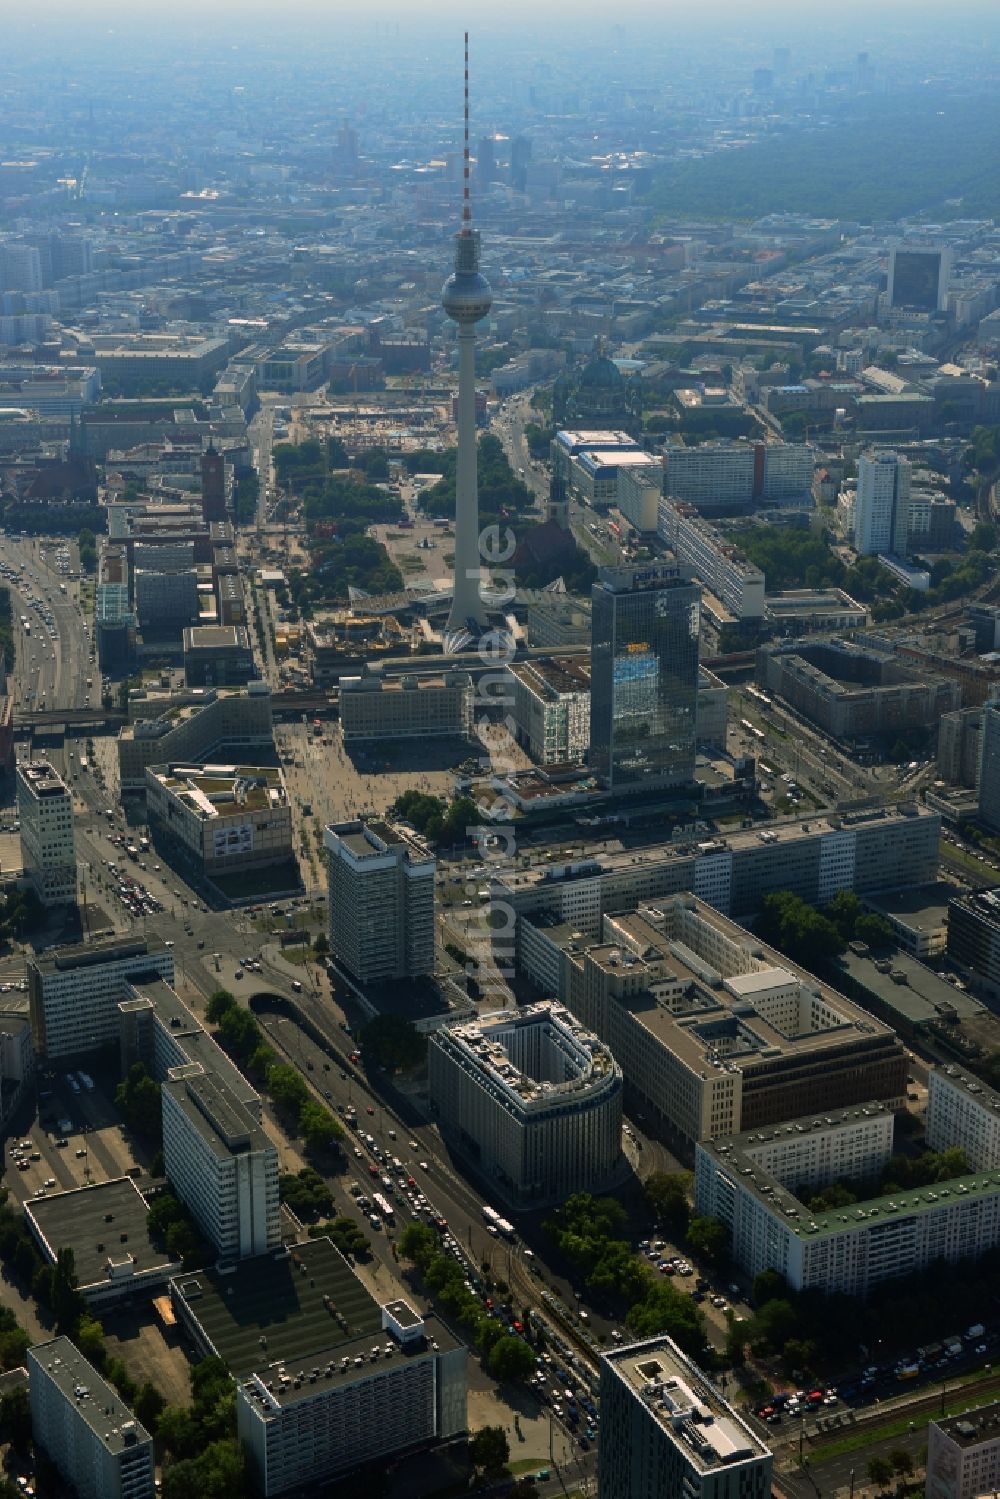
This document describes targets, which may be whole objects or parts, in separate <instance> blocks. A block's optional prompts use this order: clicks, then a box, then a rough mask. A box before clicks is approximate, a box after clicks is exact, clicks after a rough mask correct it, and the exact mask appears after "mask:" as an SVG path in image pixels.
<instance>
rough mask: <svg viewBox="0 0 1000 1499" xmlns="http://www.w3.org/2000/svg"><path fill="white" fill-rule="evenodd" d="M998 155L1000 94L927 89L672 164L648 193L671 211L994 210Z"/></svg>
mask: <svg viewBox="0 0 1000 1499" xmlns="http://www.w3.org/2000/svg"><path fill="white" fill-rule="evenodd" d="M998 156H1000V98H998V97H994V96H986V95H983V96H982V97H979V98H962V99H958V98H955V97H953V96H951V95H948V94H946V93H944V92H943V91H942V90H939V89H934V90H931V89H930V88H928V89H926V90H922V91H920V92H916V93H914V92H908V93H906V94H904V95H900V96H898V97H893V98H888V99H877V100H874V99H873V100H863V101H853V102H852V103H851V105H850V112H849V113H847V112H846V111H845V114H844V115H843V117H841V118H836V117H835V118H832V119H831V120H830V122H829V123H828V124H819V123H817V122H815V121H812V120H806V121H804V122H803V124H802V126H801V127H800V128H794V127H789V128H786V129H782V130H781V131H780V133H779V132H777V131H776V132H775V134H774V135H773V136H771V137H770V138H768V139H767V140H762V141H759V142H757V143H755V144H754V145H750V146H746V147H744V148H734V149H732V150H728V151H724V152H720V153H719V154H717V155H715V156H709V157H703V158H702V159H701V160H698V161H681V162H676V163H673V164H671V165H669V166H666V167H664V168H663V169H662V170H661V171H660V172H659V173H658V174H657V176H656V180H655V182H654V185H653V187H652V188H651V190H650V196H649V201H650V202H651V203H652V204H654V205H655V206H656V207H657V208H659V209H661V210H662V212H663V214H664V216H665V217H668V218H676V217H677V216H679V215H686V216H697V217H702V218H713V219H750V218H756V217H758V216H759V215H762V214H766V213H780V212H790V213H809V214H815V215H823V216H837V217H840V218H849V219H860V220H861V221H862V222H864V223H872V222H879V221H884V220H886V219H895V218H900V217H904V216H907V215H912V214H919V213H928V214H930V215H932V216H934V217H937V216H938V215H940V216H942V217H946V216H947V217H952V218H954V217H962V218H997V217H1000V175H998V173H997V170H996V163H997V159H998ZM953 200H960V201H953Z"/></svg>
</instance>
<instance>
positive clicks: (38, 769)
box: [17, 760, 69, 796]
mask: <svg viewBox="0 0 1000 1499" xmlns="http://www.w3.org/2000/svg"><path fill="white" fill-rule="evenodd" d="M17 771H18V775H19V776H20V777H21V778H22V779H23V781H24V782H25V784H26V785H27V787H28V789H29V790H30V791H31V794H32V796H68V795H69V792H68V791H67V789H66V785H65V783H64V782H63V781H62V779H61V778H60V777H59V776H58V775H57V774H56V772H55V771H54V770H53V768H52V766H51V765H50V764H49V763H48V761H47V760H32V761H31V763H30V764H27V765H18V767H17Z"/></svg>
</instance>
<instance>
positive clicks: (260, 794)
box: [146, 765, 288, 821]
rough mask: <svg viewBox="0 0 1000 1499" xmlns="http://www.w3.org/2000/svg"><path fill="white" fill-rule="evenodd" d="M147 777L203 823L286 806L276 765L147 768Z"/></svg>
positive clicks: (286, 800) (282, 784) (285, 798)
mask: <svg viewBox="0 0 1000 1499" xmlns="http://www.w3.org/2000/svg"><path fill="white" fill-rule="evenodd" d="M146 776H147V778H149V777H152V779H153V780H154V781H158V782H159V784H160V785H161V786H162V787H163V788H164V790H165V791H169V792H170V793H171V794H172V795H173V796H174V797H175V798H176V800H177V801H178V802H180V803H181V805H182V806H184V807H186V808H187V810H188V811H189V812H191V813H192V814H193V815H194V816H195V817H200V818H202V819H203V820H205V821H208V820H210V819H212V818H217V817H233V816H238V815H242V814H243V813H246V812H263V811H267V810H270V811H275V810H276V809H277V808H279V807H285V806H287V805H288V794H287V792H286V789H285V781H284V777H283V776H282V774H281V770H280V768H279V767H278V766H275V765H177V766H174V767H167V766H163V765H148V766H147V767H146ZM147 784H148V779H147Z"/></svg>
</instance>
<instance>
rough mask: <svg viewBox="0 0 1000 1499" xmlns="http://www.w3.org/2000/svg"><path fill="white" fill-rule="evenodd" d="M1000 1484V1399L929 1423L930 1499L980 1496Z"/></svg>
mask: <svg viewBox="0 0 1000 1499" xmlns="http://www.w3.org/2000/svg"><path fill="white" fill-rule="evenodd" d="M998 1487H1000V1401H996V1400H995V1401H993V1403H992V1404H990V1405H981V1406H978V1407H977V1408H974V1409H972V1410H967V1411H963V1412H962V1413H961V1414H960V1415H957V1416H948V1417H946V1418H944V1419H940V1418H939V1419H937V1420H932V1421H930V1422H929V1423H928V1426H927V1478H926V1481H925V1485H924V1493H925V1495H926V1499H979V1496H980V1495H983V1496H990V1499H992V1496H993V1495H995V1494H996V1492H997V1489H998Z"/></svg>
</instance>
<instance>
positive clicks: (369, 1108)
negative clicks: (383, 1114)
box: [365, 1104, 375, 1114]
mask: <svg viewBox="0 0 1000 1499" xmlns="http://www.w3.org/2000/svg"><path fill="white" fill-rule="evenodd" d="M374 1112H375V1110H374V1109H373V1108H372V1106H371V1104H369V1105H368V1107H367V1108H366V1109H365V1113H366V1114H374Z"/></svg>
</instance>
